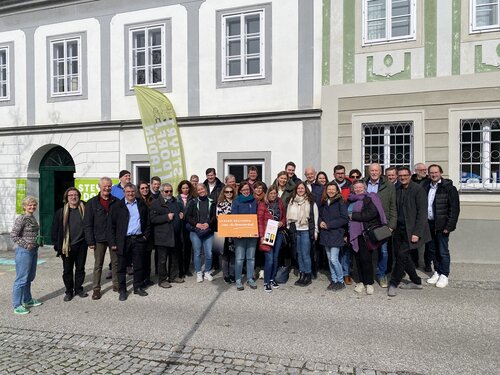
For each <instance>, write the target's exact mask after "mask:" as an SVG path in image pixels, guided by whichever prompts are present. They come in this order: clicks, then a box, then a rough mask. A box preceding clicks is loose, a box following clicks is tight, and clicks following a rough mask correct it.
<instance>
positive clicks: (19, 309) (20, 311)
mask: <svg viewBox="0 0 500 375" xmlns="http://www.w3.org/2000/svg"><path fill="white" fill-rule="evenodd" d="M29 313H30V311H29V310H28V309H27V308H26V307H24V306H23V305H19V306H17V307H16V308H15V309H14V314H18V315H26V314H29Z"/></svg>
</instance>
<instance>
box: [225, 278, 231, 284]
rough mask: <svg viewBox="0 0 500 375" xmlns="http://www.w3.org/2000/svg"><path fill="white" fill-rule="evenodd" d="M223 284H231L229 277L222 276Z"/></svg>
mask: <svg viewBox="0 0 500 375" xmlns="http://www.w3.org/2000/svg"><path fill="white" fill-rule="evenodd" d="M224 282H225V283H226V284H231V279H230V278H229V276H224Z"/></svg>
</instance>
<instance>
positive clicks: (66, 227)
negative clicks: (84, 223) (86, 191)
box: [61, 201, 85, 256]
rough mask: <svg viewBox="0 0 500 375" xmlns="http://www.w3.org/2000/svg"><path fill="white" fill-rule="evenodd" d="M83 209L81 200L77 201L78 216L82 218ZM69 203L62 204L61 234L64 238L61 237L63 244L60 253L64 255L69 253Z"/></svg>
mask: <svg viewBox="0 0 500 375" xmlns="http://www.w3.org/2000/svg"><path fill="white" fill-rule="evenodd" d="M84 210H85V206H84V204H83V202H82V201H80V202H78V211H79V212H80V216H81V217H82V219H83V215H84ZM68 224H69V203H65V204H64V208H63V234H64V238H63V244H62V249H61V250H62V253H63V255H65V256H68V255H69V251H70V249H71V241H70V238H69V225H68Z"/></svg>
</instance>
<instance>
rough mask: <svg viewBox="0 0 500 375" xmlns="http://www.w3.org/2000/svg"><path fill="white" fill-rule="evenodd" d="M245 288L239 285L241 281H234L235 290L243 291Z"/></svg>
mask: <svg viewBox="0 0 500 375" xmlns="http://www.w3.org/2000/svg"><path fill="white" fill-rule="evenodd" d="M244 289H245V287H244V286H243V284H242V283H241V280H236V290H244Z"/></svg>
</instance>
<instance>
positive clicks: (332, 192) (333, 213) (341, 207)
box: [319, 181, 349, 291]
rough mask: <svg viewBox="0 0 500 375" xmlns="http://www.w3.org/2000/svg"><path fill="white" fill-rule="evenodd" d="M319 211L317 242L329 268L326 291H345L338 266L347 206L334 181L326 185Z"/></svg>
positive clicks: (347, 220) (342, 244) (346, 221)
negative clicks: (325, 256)
mask: <svg viewBox="0 0 500 375" xmlns="http://www.w3.org/2000/svg"><path fill="white" fill-rule="evenodd" d="M321 202H322V203H321V207H320V209H319V228H320V236H319V242H320V244H321V245H322V246H323V247H324V248H325V251H326V255H327V258H328V265H329V266H330V279H331V282H330V285H328V287H327V289H328V290H332V291H339V290H342V289H345V284H344V273H343V271H342V265H341V264H340V260H339V254H340V249H341V248H342V246H344V227H345V226H346V224H347V223H348V222H349V218H348V216H347V206H346V205H345V203H344V199H343V197H342V194H341V193H340V188H339V186H338V185H337V183H336V182H335V181H332V182H330V183H328V184H327V185H326V189H325V190H324V191H323V194H322V197H321Z"/></svg>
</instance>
